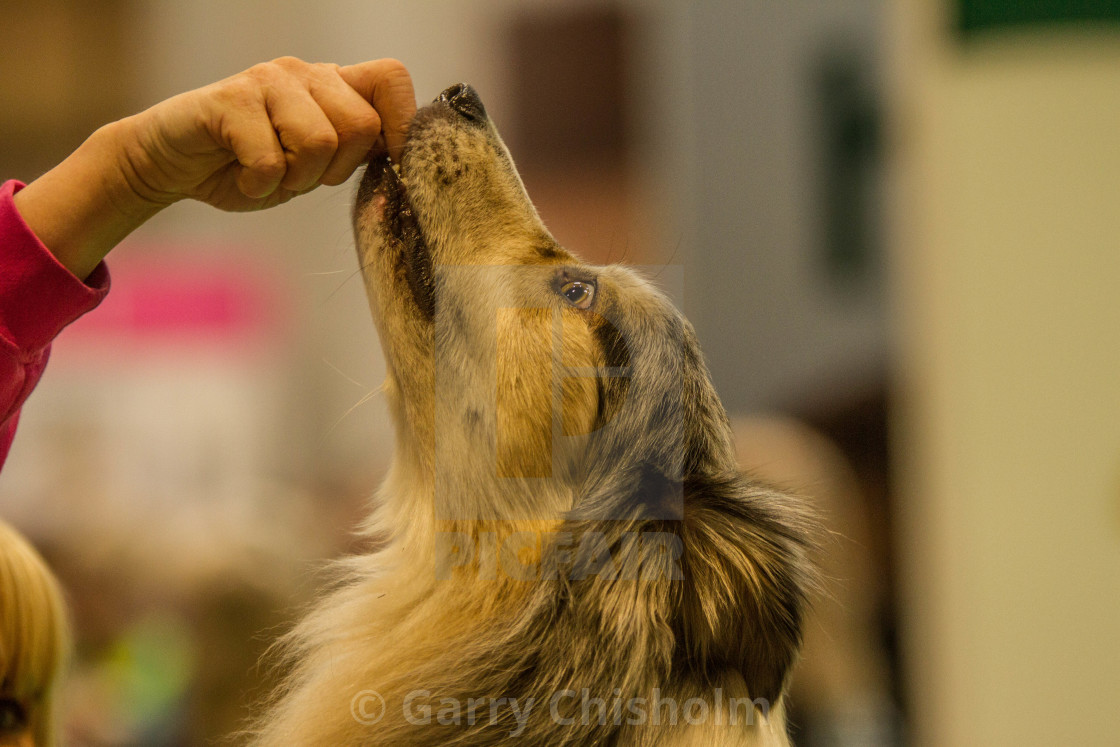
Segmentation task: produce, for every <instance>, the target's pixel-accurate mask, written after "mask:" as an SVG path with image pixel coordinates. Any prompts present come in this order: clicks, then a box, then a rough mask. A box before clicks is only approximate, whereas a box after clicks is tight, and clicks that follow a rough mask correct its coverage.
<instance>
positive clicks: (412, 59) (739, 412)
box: [0, 0, 1120, 746]
mask: <svg viewBox="0 0 1120 747" xmlns="http://www.w3.org/2000/svg"><path fill="white" fill-rule="evenodd" d="M969 4H970V3H969V2H968V1H967V0H960V1H959V2H957V1H954V0H897V1H896V2H893V3H892V2H884V0H844V2H836V1H835V0H797V1H796V2H783V3H777V2H737V1H733V0H722V1H717V0H709V1H707V2H698V3H693V2H684V1H683V0H617V1H616V2H598V3H596V2H585V1H583V0H547V1H545V2H538V3H532V4H529V3H519V2H515V0H472V1H471V2H462V1H453V0H430V1H427V2H405V1H403V0H394V1H386V2H378V1H376V0H363V1H362V2H358V0H322V1H321V2H317V3H314V4H308V3H302V2H294V1H293V0H279V2H276V1H273V2H268V3H265V2H262V1H258V0H241V1H240V2H237V3H227V2H217V1H216V0H191V1H189V2H188V1H183V0H179V1H177V2H168V1H165V0H105V1H104V2H99V3H86V2H78V1H77V0H42V1H41V2H38V3H34V4H32V3H5V4H4V5H3V14H2V15H3V19H4V21H3V23H2V24H0V70H2V71H3V73H2V76H0V175H2V176H3V177H4V178H9V177H15V178H20V179H23V180H25V181H27V180H30V179H32V178H34V176H35V175H36V174H37V173H40V172H41V171H42V170H44V169H46V168H48V167H49V166H50V165H52V164H53V163H55V162H57V161H58V160H59V159H61V158H62V157H63V156H64V155H65V154H66V153H68V152H69V151H70V150H72V149H73V148H74V147H76V145H77V144H78V143H80V142H81V140H82V138H83V137H84V136H85V135H86V134H87V133H89V132H90V131H91V130H92V129H94V128H95V127H97V126H98V125H99V124H101V123H103V122H105V121H109V120H111V119H113V118H116V117H120V116H124V115H127V114H129V113H132V112H134V111H137V110H138V109H141V108H143V107H145V106H148V105H150V104H152V103H155V102H156V101H159V100H161V99H163V98H165V97H167V96H169V95H172V94H174V93H177V92H179V91H182V90H185V89H188V88H191V87H195V86H199V85H203V84H205V83H208V82H210V81H213V80H216V79H218V78H221V77H224V76H227V75H230V74H233V73H235V72H238V71H239V70H241V69H244V68H246V67H249V66H250V65H252V64H254V63H256V62H259V61H262V60H266V59H270V58H272V57H276V56H280V55H285V54H291V55H296V56H299V57H302V58H305V59H311V60H330V61H336V62H341V63H347V62H356V61H359V60H364V59H369V58H373V57H381V56H395V57H398V58H400V59H402V60H403V61H405V62H406V64H407V65H408V66H409V68H410V70H411V71H412V73H413V76H414V79H415V82H416V86H417V93H418V98H419V99H420V100H421V101H426V100H430V99H431V98H432V97H434V96H435V95H436V94H437V93H438V92H439V91H440V90H441V89H442V88H444V87H445V86H447V85H449V84H451V83H454V82H458V81H460V80H462V81H469V82H471V83H473V84H474V85H475V86H476V87H477V88H478V90H479V91H480V92H481V94H482V96H483V98H484V100H485V102H486V105H487V109H488V110H489V111H490V113H491V115H492V116H493V118H494V119H495V121H496V122H497V123H498V125H499V127H500V128H501V130H502V132H503V134H504V136H505V137H506V139H507V142H508V143H509V145H510V148H511V150H512V152H513V155H514V158H515V160H517V161H518V164H519V166H520V167H521V169H522V172H523V176H524V179H525V182H526V184H527V186H528V188H529V192H530V194H531V195H533V197H534V199H535V201H536V202H537V204H538V207H539V209H540V211H541V213H542V215H543V217H544V219H545V222H546V223H547V224H548V225H549V227H550V228H551V229H552V230H553V232H554V233H555V235H556V236H557V238H558V239H559V240H560V241H561V242H562V243H564V244H566V245H567V246H568V247H569V248H571V249H573V250H574V251H576V252H577V253H581V254H583V255H584V256H586V257H588V258H589V259H591V260H593V261H598V262H604V261H623V260H624V261H627V262H631V263H634V264H638V265H648V266H651V273H652V274H658V273H661V276H662V277H663V278H667V279H671V280H663V282H666V283H667V284H669V285H671V286H673V285H680V286H681V287H680V288H674V290H676V291H677V295H678V296H679V299H680V302H681V303H682V305H683V307H684V309H685V311H686V313H687V314H688V315H689V316H690V318H691V319H692V320H693V322H694V323H695V325H696V327H697V331H698V334H699V336H700V339H701V342H702V344H703V346H704V349H705V351H706V354H707V356H708V359H709V362H710V365H711V368H712V373H713V376H714V378H715V381H716V385H717V388H718V389H719V390H720V392H721V394H722V396H723V397H724V401H725V404H726V405H727V406H728V409H729V411H730V412H731V414H732V415H733V417H734V418H735V423H736V430H737V433H738V435H739V446H740V454H741V458H742V461H743V465H744V467H746V468H749V469H751V470H752V471H754V472H756V473H758V474H760V475H762V476H765V477H767V478H768V479H772V480H776V481H778V482H782V483H784V484H787V485H789V486H791V487H794V488H797V489H800V490H802V491H803V492H804V493H806V494H807V495H808V496H810V497H811V498H810V499H811V500H813V501H814V502H815V503H816V505H817V506H818V508H819V509H820V510H821V511H822V513H823V514H824V515H825V517H826V523H827V524H828V526H829V527H830V529H831V530H832V531H833V533H834V536H832V537H831V538H830V539H829V541H828V542H826V551H825V554H824V557H822V559H821V562H822V564H823V565H824V566H825V568H826V570H827V571H828V573H829V577H830V579H831V583H830V587H829V590H828V591H829V596H828V597H827V598H826V599H825V600H823V601H822V602H821V603H820V604H819V608H818V613H817V614H818V617H817V618H815V619H814V621H813V622H812V623H811V625H810V634H809V637H810V640H809V643H808V647H807V650H806V655H805V658H804V661H803V663H802V665H801V668H800V671H799V673H798V675H797V677H796V682H797V684H796V686H795V687H796V689H795V691H794V694H793V701H792V703H793V708H794V727H795V728H794V732H795V737H796V740H797V742H798V743H799V744H802V745H810V746H812V745H837V744H852V745H856V744H858V745H891V744H901V743H913V744H929V745H957V744H959V745H972V744H1016V745H1028V744H1038V745H1044V744H1047V745H1048V744H1055V743H1070V744H1073V743H1076V744H1102V745H1103V744H1111V743H1112V741H1114V740H1113V737H1112V735H1113V734H1114V733H1116V732H1117V731H1118V730H1120V721H1118V720H1117V717H1116V716H1115V709H1112V708H1110V707H1109V706H1110V701H1111V699H1113V698H1114V697H1115V695H1116V694H1117V693H1118V692H1120V687H1118V686H1120V682H1118V681H1117V672H1120V643H1118V642H1117V640H1116V638H1117V633H1120V518H1118V517H1120V498H1118V493H1120V462H1118V460H1117V457H1118V456H1120V448H1118V447H1120V433H1118V430H1120V426H1117V423H1118V422H1120V419H1118V418H1117V414H1118V409H1120V408H1118V407H1117V405H1118V404H1120V402H1118V399H1117V397H1118V395H1117V387H1116V383H1115V382H1116V379H1117V376H1116V374H1117V369H1118V365H1117V364H1118V363H1120V356H1118V355H1117V352H1118V347H1120V332H1118V329H1120V327H1118V325H1117V322H1118V321H1120V320H1118V319H1117V313H1118V312H1117V308H1120V307H1118V306H1117V304H1116V303H1115V300H1114V298H1115V295H1116V294H1115V291H1114V288H1115V287H1116V286H1117V281H1118V280H1120V255H1118V253H1117V252H1116V239H1115V237H1116V235H1117V228H1120V227H1118V226H1117V225H1116V222H1117V218H1116V215H1117V211H1115V210H1114V209H1113V208H1112V204H1111V203H1112V201H1114V196H1115V194H1116V186H1117V185H1116V183H1115V182H1116V179H1117V176H1116V175H1117V174H1118V173H1120V151H1118V146H1117V141H1116V138H1115V134H1114V133H1115V132H1116V127H1117V124H1118V117H1117V115H1118V114H1120V100H1118V96H1120V93H1118V91H1120V85H1117V84H1118V83H1120V31H1117V28H1116V27H1115V26H1112V25H1109V24H1108V23H1103V24H1096V25H1086V24H1081V23H1076V22H1074V23H1071V22H1069V21H1068V20H1067V21H1064V22H1062V23H1059V24H1053V23H1045V22H1043V23H1038V24H1035V25H1032V26H1023V25H1021V24H1020V25H1017V26H1015V27H1014V28H1012V29H1010V30H1001V29H998V28H997V29H992V30H975V29H973V30H966V29H965V28H964V25H965V24H963V23H962V21H961V18H962V17H963V16H961V9H962V8H964V7H967V6H969ZM977 4H979V5H983V3H982V2H980V3H977V2H973V3H971V5H973V6H976V5H977ZM995 5H1002V6H1003V7H1005V8H1007V7H1011V6H1012V5H1014V4H1011V5H1009V4H1007V3H1002V4H1000V3H995ZM1088 5H1092V3H1089V4H1088ZM1097 5H1099V6H1100V7H1102V8H1103V7H1105V6H1108V3H1107V2H1103V3H1098V4H1097ZM1020 20H1022V19H1020ZM351 195H352V187H342V188H337V189H321V190H318V191H316V192H314V193H312V194H311V195H308V196H306V197H304V198H301V199H300V200H297V201H295V202H293V203H291V204H289V205H286V206H283V207H281V208H278V209H275V210H272V211H269V212H267V213H265V214H260V215H237V216H230V215H224V214H220V213H217V212H215V211H212V210H210V209H208V208H203V207H201V206H197V205H189V204H182V205H177V206H175V207H174V208H173V209H171V210H168V211H166V212H165V213H164V214H162V215H160V216H158V217H157V218H156V219H154V220H153V221H151V222H150V223H149V224H148V225H147V226H145V227H144V228H143V229H141V231H139V232H138V233H137V234H135V235H134V236H133V237H131V238H130V239H129V240H128V241H127V242H126V243H125V244H124V245H122V246H121V247H120V248H119V249H118V250H117V251H115V252H114V254H113V255H112V257H111V258H110V266H111V268H112V271H113V274H114V290H113V292H112V293H111V294H110V297H109V299H108V300H107V301H106V303H105V305H104V306H103V307H102V308H101V309H99V310H98V311H97V312H96V313H95V314H92V315H90V316H89V317H87V318H86V319H84V320H82V321H80V322H79V323H77V324H75V325H74V326H73V327H72V328H71V329H69V330H67V331H66V332H65V333H64V334H63V336H62V337H61V338H60V340H59V342H58V344H57V345H56V348H55V352H54V354H53V358H52V363H51V366H50V368H49V369H48V372H47V375H46V377H45V378H44V380H43V382H42V384H41V386H40V387H39V390H37V391H36V393H35V395H34V396H33V397H32V399H31V401H30V402H29V403H28V405H27V407H26V408H25V412H24V416H23V419H22V422H21V429H20V433H19V437H18V438H17V440H16V443H15V446H14V448H13V450H12V454H11V456H10V458H9V461H8V464H7V465H6V466H5V469H4V472H3V474H2V475H0V515H3V516H4V517H5V518H7V519H9V520H10V521H12V522H13V523H15V524H16V525H17V526H19V527H20V528H22V529H23V530H24V531H25V532H27V533H28V534H29V535H30V536H31V537H32V538H33V539H34V540H35V541H36V542H37V543H38V544H39V546H40V547H42V548H43V549H44V551H45V552H46V553H47V554H48V556H49V557H50V559H51V560H52V561H53V562H54V564H55V567H56V568H58V569H59V572H60V575H62V577H63V579H64V582H65V583H66V585H67V587H68V589H69V591H70V594H71V600H72V603H73V605H74V607H75V617H76V622H77V625H78V628H79V631H80V636H81V637H80V649H79V654H80V666H79V667H78V671H77V672H76V676H75V678H74V685H73V686H72V690H73V694H72V696H71V702H72V706H71V709H70V710H71V713H72V714H73V715H72V717H71V720H72V724H71V727H70V733H71V736H72V741H73V743H74V744H136V743H142V744H198V743H202V742H204V741H205V740H208V739H212V738H214V737H217V736H220V735H222V734H226V733H228V732H229V731H231V730H232V729H234V728H236V726H237V725H238V723H239V720H240V719H242V718H243V717H244V716H245V714H246V713H247V710H246V704H247V703H248V702H249V701H251V700H252V699H253V698H254V697H257V696H259V695H260V694H261V692H262V689H263V688H264V687H265V686H266V685H267V671H265V670H262V669H259V668H256V667H255V666H254V664H255V662H256V661H257V659H258V657H259V655H260V653H261V651H263V649H264V647H265V646H266V645H267V642H268V641H269V640H271V639H272V637H273V635H274V632H275V631H276V630H278V629H282V626H283V625H285V624H287V623H288V622H289V621H290V620H291V619H292V617H293V615H294V611H295V610H297V609H298V607H299V605H300V604H302V603H303V602H304V601H306V599H307V597H308V595H309V594H310V593H311V591H312V590H313V589H314V588H315V586H316V583H317V576H316V574H315V572H314V568H315V563H316V562H317V561H320V560H322V559H324V558H327V557H331V556H334V555H337V554H338V553H339V552H343V551H345V550H346V549H348V548H351V547H353V539H352V536H351V535H350V534H349V532H350V530H351V528H352V527H353V526H354V525H355V524H356V522H357V521H358V519H359V518H360V517H361V515H362V513H363V511H364V510H365V505H366V502H367V500H368V498H369V496H370V495H371V494H372V493H373V490H374V488H375V486H376V485H377V483H378V481H379V479H380V477H381V475H382V473H383V471H384V468H385V465H386V459H387V455H388V454H389V448H390V444H391V439H392V434H391V432H390V428H389V425H388V422H387V419H386V417H385V411H384V406H383V404H382V403H381V401H380V399H379V398H378V397H377V396H376V388H377V387H378V386H379V384H380V382H381V378H382V376H383V373H384V371H383V365H382V361H381V357H380V352H379V347H378V343H377V340H376V336H375V335H374V332H373V326H372V324H371V322H370V320H369V312H368V308H367V306H366V302H365V298H364V295H363V291H362V287H361V282H360V280H359V279H358V277H357V275H356V271H357V261H356V259H355V256H354V252H353V246H352V239H351V236H350V228H349V204H350V199H351ZM661 265H672V266H673V267H672V268H671V269H670V271H667V272H666V271H663V270H661V269H659V268H660V266H661ZM681 277H683V282H682V283H677V282H676V280H675V279H676V278H681ZM888 442H889V443H890V445H891V447H892V451H891V453H890V454H888ZM888 456H890V457H891V459H888Z"/></svg>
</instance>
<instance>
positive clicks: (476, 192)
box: [355, 85, 734, 516]
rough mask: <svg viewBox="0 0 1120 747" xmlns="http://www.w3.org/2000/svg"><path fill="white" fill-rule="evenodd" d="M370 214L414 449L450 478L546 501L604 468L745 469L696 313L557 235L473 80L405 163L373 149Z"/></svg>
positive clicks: (439, 111)
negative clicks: (584, 256) (701, 345)
mask: <svg viewBox="0 0 1120 747" xmlns="http://www.w3.org/2000/svg"><path fill="white" fill-rule="evenodd" d="M355 228H356V236H357V244H358V252H359V259H360V262H361V264H362V266H363V268H364V276H365V280H366V284H367V290H368V295H369V298H370V304H371V307H372V309H373V314H374V318H375V320H376V322H377V325H378V328H379V332H380V337H381V340H382V346H383V348H384V352H385V357H386V361H387V367H388V383H387V392H388V394H389V397H390V400H391V401H392V408H393V412H394V416H395V418H396V423H397V426H398V435H399V436H400V447H401V448H402V449H406V450H408V452H409V454H408V456H407V457H406V460H407V461H408V462H410V463H413V464H416V465H417V466H419V467H421V468H422V470H424V471H426V472H427V473H429V474H434V475H435V480H436V483H437V484H439V483H440V482H441V481H447V480H449V481H450V482H444V484H446V485H448V486H450V485H452V484H454V485H455V486H458V487H459V488H462V487H463V486H464V485H467V484H469V486H470V490H469V493H470V494H471V495H473V496H479V495H482V496H492V495H493V494H494V493H495V492H501V493H503V496H502V497H501V499H500V501H501V504H500V505H501V507H502V508H514V507H520V508H529V509H532V511H533V512H534V513H535V514H536V515H540V513H539V512H540V511H542V510H543V511H552V512H560V511H566V510H569V509H572V508H574V507H575V501H576V500H578V499H579V497H580V495H581V494H582V495H586V494H587V492H588V491H587V487H588V481H594V482H596V483H600V482H603V481H612V480H616V479H632V478H634V477H636V476H637V475H638V474H639V472H641V471H643V470H644V471H647V472H648V470H650V469H654V470H656V471H657V472H659V473H661V474H663V475H664V476H665V477H666V478H668V479H669V480H672V481H674V482H676V483H678V484H679V483H680V482H681V481H683V480H684V479H685V478H687V477H688V476H689V474H690V473H693V472H695V471H696V470H698V469H708V470H714V471H719V470H726V469H733V468H734V462H733V456H732V451H731V447H730V432H729V429H728V426H727V422H726V416H725V415H724V412H723V409H722V407H721V406H720V405H719V402H718V400H717V399H716V396H715V393H714V391H713V390H712V387H711V384H710V383H709V379H708V375H707V372H706V370H705V368H704V365H703V362H702V359H701V357H700V354H699V350H698V348H697V345H696V342H695V339H694V336H693V333H692V329H691V327H690V326H689V325H688V323H687V322H686V321H685V320H684V318H683V317H682V316H681V315H680V313H679V312H678V311H677V310H676V309H675V308H674V307H673V305H672V304H671V303H670V302H669V301H668V299H667V298H665V297H664V296H663V295H662V294H661V293H660V292H659V291H657V290H656V289H655V288H654V287H653V286H652V285H651V284H650V283H649V282H647V281H646V280H644V279H642V278H641V277H639V276H638V275H637V274H635V273H634V272H632V271H630V270H628V269H626V268H623V267H618V266H609V267H596V266H591V265H588V264H586V263H584V262H582V261H580V260H579V259H578V258H577V257H576V256H574V255H573V254H571V253H570V252H568V251H567V250H566V249H564V248H563V247H561V246H560V245H559V244H558V243H557V242H556V240H555V239H554V238H553V237H552V236H551V235H550V234H549V232H548V231H547V229H546V228H545V227H544V225H543V224H542V222H541V220H540V218H539V216H538V215H537V212H536V210H535V209H534V207H533V205H532V203H531V202H530V200H529V197H528V195H527V194H526V192H525V189H524V187H523V185H522V183H521V179H520V177H519V176H518V174H517V171H516V170H515V168H514V166H513V162H512V160H511V158H510V156H509V152H508V151H507V149H506V147H505V145H504V144H503V143H502V140H501V138H500V137H499V135H498V132H497V130H496V129H495V127H494V125H493V123H492V122H491V120H490V119H489V117H488V116H487V114H486V111H485V109H484V108H483V104H482V101H481V100H480V99H479V97H478V95H477V94H476V93H475V92H474V90H473V89H472V88H470V87H469V86H464V85H459V86H453V87H452V88H449V89H447V90H446V91H444V92H443V93H442V94H441V95H440V96H439V98H438V99H437V100H436V101H435V102H433V103H432V104H431V105H430V106H428V107H426V108H424V109H422V110H421V111H420V112H419V113H418V114H417V116H416V118H415V120H414V121H413V124H412V128H411V131H410V135H409V141H408V145H407V148H406V150H405V153H404V155H403V157H402V159H401V164H400V169H399V174H398V173H397V171H396V170H395V169H394V168H393V167H391V166H390V164H389V162H388V160H385V159H377V160H375V161H374V162H372V163H371V164H370V166H369V168H368V169H367V172H366V176H365V178H364V180H363V181H362V185H361V187H360V189H359V193H358V198H357V201H356V207H355ZM462 454H472V455H473V456H472V458H471V459H470V460H466V461H465V460H464V459H463V458H462V456H461V455H462ZM500 486H504V487H505V488H508V489H504V488H503V487H500ZM525 491H528V493H525ZM439 492H440V493H443V492H444V491H442V490H440V491H439ZM453 492H455V493H456V494H457V495H461V494H463V493H462V491H461V490H456V491H453ZM529 494H531V495H532V496H533V497H532V498H529V497H528V495H529ZM519 495H524V496H525V497H524V500H521V499H520V498H519V497H518V496H519ZM483 500H486V499H485V498H484V499H483ZM526 502H527V503H528V504H531V505H519V504H524V503H526ZM488 508H492V507H478V506H472V507H459V508H456V509H453V510H454V511H455V512H456V513H461V512H462V511H466V512H467V513H468V514H471V515H473V516H478V515H479V514H480V510H481V512H482V513H486V511H487V510H488ZM496 510H497V513H498V514H499V515H505V512H504V511H502V510H500V509H496Z"/></svg>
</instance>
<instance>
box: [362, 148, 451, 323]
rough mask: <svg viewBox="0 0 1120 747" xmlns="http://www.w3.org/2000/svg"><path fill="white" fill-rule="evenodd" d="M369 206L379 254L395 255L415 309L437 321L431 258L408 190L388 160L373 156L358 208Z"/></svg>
mask: <svg viewBox="0 0 1120 747" xmlns="http://www.w3.org/2000/svg"><path fill="white" fill-rule="evenodd" d="M370 203H372V207H373V209H374V210H376V211H377V219H378V221H379V223H380V225H381V228H382V237H383V238H382V242H381V243H382V245H381V248H380V251H383V252H392V253H393V262H394V265H395V267H396V270H397V273H395V274H396V275H397V276H398V277H402V276H403V278H404V280H405V283H406V284H407V285H408V288H409V291H410V294H411V296H412V300H413V302H414V303H415V305H416V308H417V309H418V310H419V312H420V314H421V316H422V317H423V318H424V319H426V320H428V321H431V320H432V319H433V318H434V317H435V283H434V281H433V278H432V255H431V253H430V252H429V251H428V244H427V242H426V241H425V240H424V234H423V233H422V232H421V230H420V225H419V223H418V222H417V220H416V215H415V213H414V212H413V209H412V204H411V203H410V202H409V199H408V188H407V187H406V186H405V183H404V181H403V180H402V178H401V176H400V174H399V173H398V171H397V169H396V168H394V166H393V164H392V163H391V162H390V161H389V158H388V156H385V155H377V156H374V157H372V158H371V159H370V161H369V164H368V165H367V166H366V172H365V176H363V177H362V182H361V185H360V186H359V188H358V196H357V200H356V203H355V208H356V209H357V210H364V209H367V207H366V206H367V205H369V204H370Z"/></svg>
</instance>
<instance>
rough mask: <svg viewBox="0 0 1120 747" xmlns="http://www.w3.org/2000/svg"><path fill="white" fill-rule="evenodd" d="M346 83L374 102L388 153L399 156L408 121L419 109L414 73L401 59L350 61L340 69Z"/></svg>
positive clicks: (394, 157) (391, 155)
mask: <svg viewBox="0 0 1120 747" xmlns="http://www.w3.org/2000/svg"><path fill="white" fill-rule="evenodd" d="M338 74H339V75H340V76H341V77H342V79H343V80H344V81H346V83H347V84H348V85H349V86H350V87H351V88H353V89H354V90H355V91H357V92H358V93H359V94H361V96H362V98H364V99H365V100H366V101H368V102H370V103H371V104H373V108H374V109H375V110H376V111H377V114H378V116H379V117H381V132H382V133H384V135H385V145H386V147H388V149H389V157H390V158H392V159H393V160H394V161H396V160H398V159H399V158H400V153H401V149H403V148H404V143H405V138H406V137H407V136H408V125H409V122H411V121H412V115H413V114H415V113H416V92H415V91H413V89H412V76H410V75H409V74H408V70H407V69H406V68H405V66H404V64H403V63H401V62H400V61H399V60H394V59H390V58H387V59H383V60H372V61H370V62H361V63H358V64H357V65H347V66H345V67H340V68H339V69H338Z"/></svg>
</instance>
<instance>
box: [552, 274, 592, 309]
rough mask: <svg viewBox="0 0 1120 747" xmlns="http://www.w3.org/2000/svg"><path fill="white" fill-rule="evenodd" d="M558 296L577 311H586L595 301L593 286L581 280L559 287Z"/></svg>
mask: <svg viewBox="0 0 1120 747" xmlns="http://www.w3.org/2000/svg"><path fill="white" fill-rule="evenodd" d="M560 295H562V296H563V297H564V298H566V299H568V303H570V304H571V305H572V306H575V307H576V308H577V309H586V308H588V307H590V306H591V302H592V301H594V300H595V286H594V285H592V284H591V283H585V282H583V281H582V280H572V281H570V282H567V283H564V285H562V286H560Z"/></svg>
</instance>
